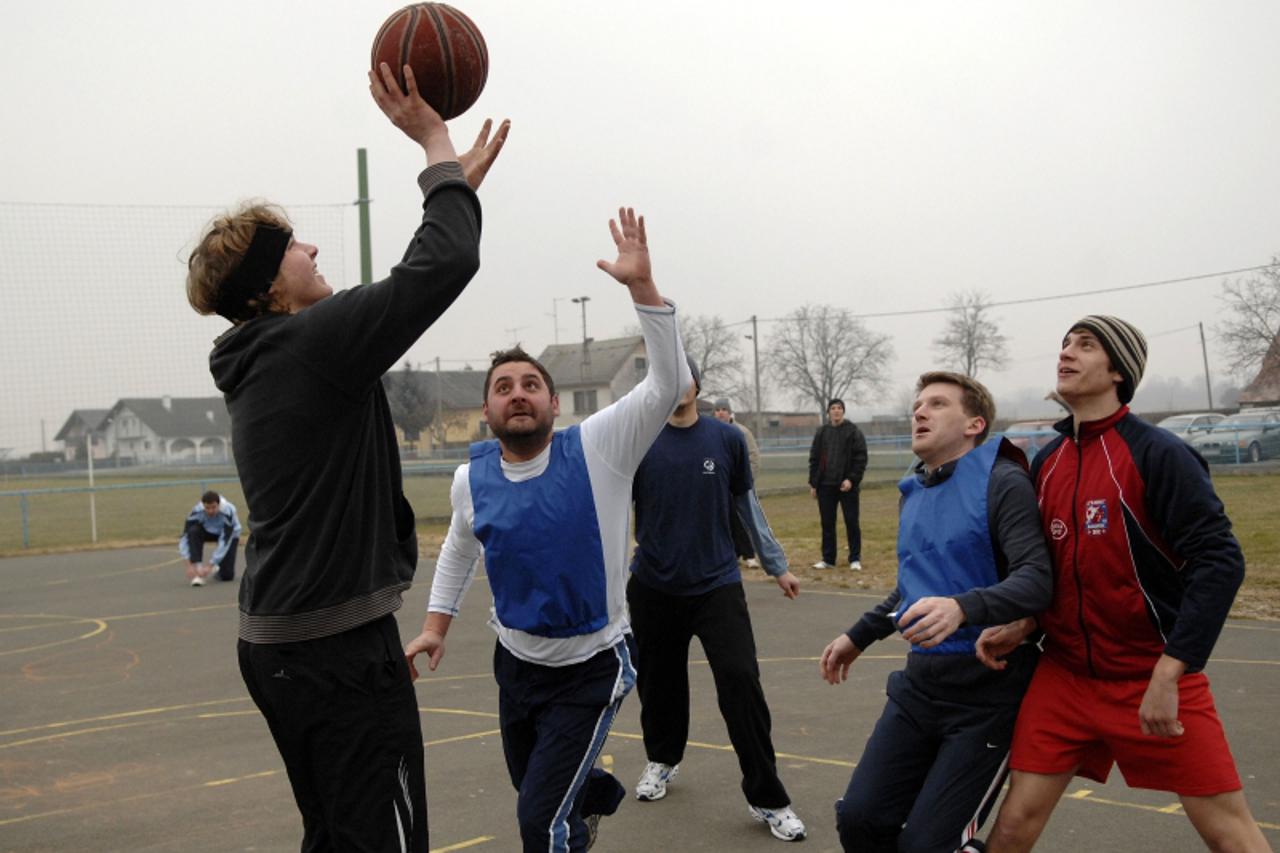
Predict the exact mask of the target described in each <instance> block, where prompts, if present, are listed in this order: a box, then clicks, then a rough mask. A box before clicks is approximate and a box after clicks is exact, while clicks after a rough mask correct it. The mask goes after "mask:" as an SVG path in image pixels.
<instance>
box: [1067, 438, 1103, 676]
mask: <svg viewBox="0 0 1280 853" xmlns="http://www.w3.org/2000/svg"><path fill="white" fill-rule="evenodd" d="M1071 441H1072V442H1073V443H1074V444H1075V446H1076V478H1075V484H1074V485H1073V487H1072V491H1071V567H1072V569H1073V571H1072V576H1073V577H1074V579H1075V582H1076V618H1077V619H1079V621H1080V636H1081V637H1083V638H1084V658H1085V663H1087V664H1088V665H1089V675H1091V676H1093V677H1094V678H1097V677H1098V673H1097V672H1095V671H1094V668H1093V644H1092V643H1091V642H1090V641H1089V629H1088V628H1087V627H1086V626H1085V623H1084V584H1083V583H1081V581H1080V516H1079V505H1080V478H1081V477H1082V476H1083V473H1084V449H1083V448H1082V447H1081V445H1080V439H1079V438H1076V437H1072V439H1071Z"/></svg>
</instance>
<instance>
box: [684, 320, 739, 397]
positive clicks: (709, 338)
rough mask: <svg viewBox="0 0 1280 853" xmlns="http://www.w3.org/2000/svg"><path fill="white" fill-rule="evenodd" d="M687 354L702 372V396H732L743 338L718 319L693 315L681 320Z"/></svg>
mask: <svg viewBox="0 0 1280 853" xmlns="http://www.w3.org/2000/svg"><path fill="white" fill-rule="evenodd" d="M680 338H681V340H682V341H683V342H684V351H685V352H687V353H688V354H689V355H691V356H693V360H694V361H696V362H697V363H698V369H699V370H700V371H701V372H702V391H703V394H705V395H708V396H714V395H717V394H729V393H730V392H731V389H733V387H734V386H735V385H736V373H737V370H738V367H739V366H740V365H741V364H742V346H741V344H742V335H741V334H740V333H739V332H738V330H736V329H731V328H729V327H728V326H726V325H725V322H724V320H722V319H720V317H719V316H713V315H709V314H692V315H688V316H684V315H682V316H681V317H680Z"/></svg>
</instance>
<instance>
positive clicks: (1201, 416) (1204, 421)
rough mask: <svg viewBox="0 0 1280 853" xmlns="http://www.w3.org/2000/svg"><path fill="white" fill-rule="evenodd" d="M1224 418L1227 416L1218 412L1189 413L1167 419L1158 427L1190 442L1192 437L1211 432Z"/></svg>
mask: <svg viewBox="0 0 1280 853" xmlns="http://www.w3.org/2000/svg"><path fill="white" fill-rule="evenodd" d="M1224 417H1226V415H1220V414H1218V413H1217V412H1189V413H1188V414H1185V415H1174V416H1173V417H1169V418H1165V419H1164V420H1162V421H1161V422H1160V423H1158V424H1156V426H1158V427H1160V428H1161V429H1167V430H1168V431H1169V432H1171V433H1173V434H1174V435H1176V436H1178V438H1181V439H1182V440H1183V441H1186V442H1190V441H1191V438H1192V436H1195V435H1203V434H1204V433H1206V432H1209V430H1211V429H1213V426H1214V424H1216V423H1218V421H1220V420H1222V419H1223V418H1224Z"/></svg>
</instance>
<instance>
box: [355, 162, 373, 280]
mask: <svg viewBox="0 0 1280 853" xmlns="http://www.w3.org/2000/svg"><path fill="white" fill-rule="evenodd" d="M356 192H357V193H358V194H359V197H358V198H357V199H356V207H358V208H360V283H361V284H370V283H372V282H373V255H372V253H371V251H370V248H369V202H370V201H371V199H370V198H369V158H368V154H367V152H366V151H365V149H363V148H357V149H356Z"/></svg>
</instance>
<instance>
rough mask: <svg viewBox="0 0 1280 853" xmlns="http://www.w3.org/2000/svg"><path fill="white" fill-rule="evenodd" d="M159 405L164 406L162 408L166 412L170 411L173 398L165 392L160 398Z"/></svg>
mask: <svg viewBox="0 0 1280 853" xmlns="http://www.w3.org/2000/svg"><path fill="white" fill-rule="evenodd" d="M160 405H162V406H164V410H165V411H166V412H172V411H173V398H172V397H170V396H169V395H168V394H165V395H164V396H163V397H161V398H160Z"/></svg>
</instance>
